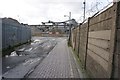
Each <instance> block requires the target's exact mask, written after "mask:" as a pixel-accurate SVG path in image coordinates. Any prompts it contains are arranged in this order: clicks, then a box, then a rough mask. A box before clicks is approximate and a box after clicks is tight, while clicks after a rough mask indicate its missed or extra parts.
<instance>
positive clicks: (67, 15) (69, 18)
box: [64, 12, 71, 20]
mask: <svg viewBox="0 0 120 80" xmlns="http://www.w3.org/2000/svg"><path fill="white" fill-rule="evenodd" d="M64 17H69V20H70V19H71V12H69V16H68V15H64Z"/></svg>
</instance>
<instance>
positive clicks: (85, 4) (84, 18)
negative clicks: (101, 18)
mask: <svg viewBox="0 0 120 80" xmlns="http://www.w3.org/2000/svg"><path fill="white" fill-rule="evenodd" d="M83 4H84V16H83V21H84V20H85V9H86V0H84V2H83Z"/></svg>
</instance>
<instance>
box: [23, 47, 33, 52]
mask: <svg viewBox="0 0 120 80" xmlns="http://www.w3.org/2000/svg"><path fill="white" fill-rule="evenodd" d="M32 49H33V48H29V49H27V50H25V51H27V52H29V51H31V50H32Z"/></svg>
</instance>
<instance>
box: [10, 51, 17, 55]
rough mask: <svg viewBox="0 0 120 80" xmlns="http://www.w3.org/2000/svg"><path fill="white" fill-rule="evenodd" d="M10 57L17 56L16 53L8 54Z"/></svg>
mask: <svg viewBox="0 0 120 80" xmlns="http://www.w3.org/2000/svg"><path fill="white" fill-rule="evenodd" d="M10 56H18V55H17V53H16V51H13V52H12V53H11V54H10Z"/></svg>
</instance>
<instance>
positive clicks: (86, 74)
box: [70, 47, 90, 78]
mask: <svg viewBox="0 0 120 80" xmlns="http://www.w3.org/2000/svg"><path fill="white" fill-rule="evenodd" d="M70 49H72V52H73V56H75V59H76V62H77V64H78V66H79V69H80V70H81V71H82V73H83V76H84V77H85V78H90V76H89V75H88V73H87V71H86V70H85V69H84V66H83V64H82V62H81V60H80V57H78V56H77V52H76V51H74V50H73V48H72V47H70Z"/></svg>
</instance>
